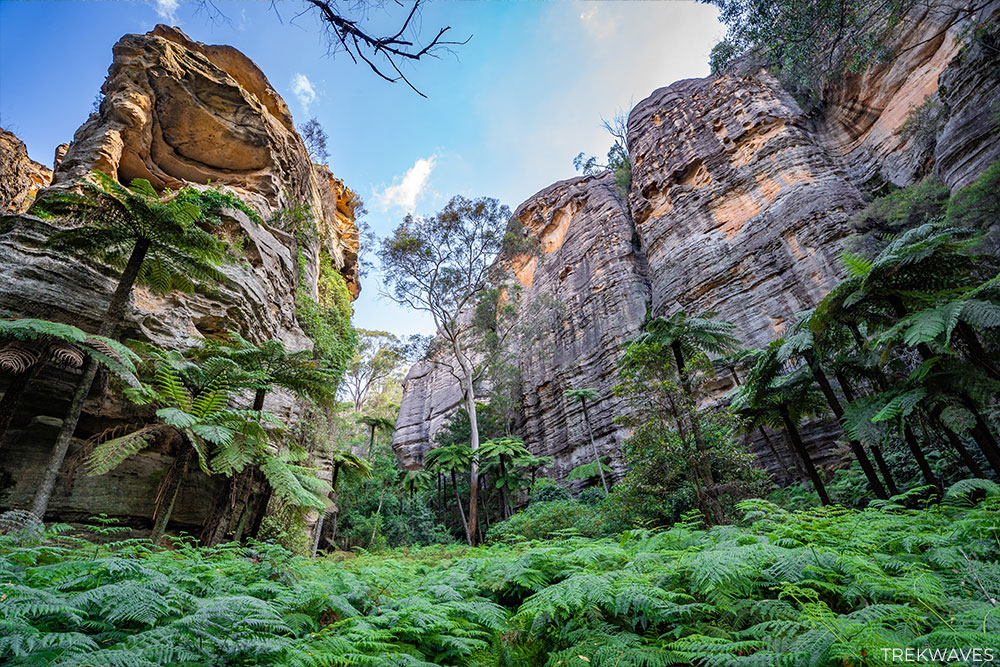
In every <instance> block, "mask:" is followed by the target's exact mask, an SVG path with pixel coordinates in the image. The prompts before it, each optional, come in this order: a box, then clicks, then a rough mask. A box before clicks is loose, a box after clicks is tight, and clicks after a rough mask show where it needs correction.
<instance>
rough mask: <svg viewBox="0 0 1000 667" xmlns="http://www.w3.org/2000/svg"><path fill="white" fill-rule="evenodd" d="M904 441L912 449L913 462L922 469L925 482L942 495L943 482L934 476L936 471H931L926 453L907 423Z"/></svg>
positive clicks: (904, 430)
mask: <svg viewBox="0 0 1000 667" xmlns="http://www.w3.org/2000/svg"><path fill="white" fill-rule="evenodd" d="M903 439H904V440H905V441H906V446H907V447H909V448H910V453H911V454H912V455H913V460H914V461H916V462H917V467H918V468H920V474H921V475H923V477H924V482H925V483H927V484H928V485H929V486H933V487H934V488H935V489H937V490H938V493H940V492H941V482H939V481H938V479H937V477H935V476H934V471H932V470H931V466H930V464H928V463H927V458H926V457H925V456H924V451H923V450H922V449H921V448H920V443H918V442H917V438H916V436H914V435H913V430H912V429H911V428H910V427H909V426H908V425H907V424H905V423H904V424H903Z"/></svg>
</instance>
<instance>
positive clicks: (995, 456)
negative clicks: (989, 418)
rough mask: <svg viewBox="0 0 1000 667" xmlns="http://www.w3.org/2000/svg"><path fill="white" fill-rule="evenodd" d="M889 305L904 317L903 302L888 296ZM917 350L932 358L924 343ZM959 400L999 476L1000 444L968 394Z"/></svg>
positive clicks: (895, 297)
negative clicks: (971, 418) (971, 417)
mask: <svg viewBox="0 0 1000 667" xmlns="http://www.w3.org/2000/svg"><path fill="white" fill-rule="evenodd" d="M889 303H890V305H891V306H892V309H893V311H895V313H896V316H897V317H899V318H901V319H902V318H903V317H905V316H906V314H907V311H906V307H905V306H904V305H903V301H902V300H901V299H900V298H899V297H897V296H890V297H889ZM917 350H918V351H919V352H920V356H921V358H922V359H923V360H924V361H929V360H930V359H932V358H933V356H934V355H933V353H932V352H931V349H930V348H929V347H928V346H927V344H926V343H920V344H918V345H917ZM959 398H960V399H961V400H962V403H963V404H964V405H965V407H966V409H967V410H969V411H970V412H971V413H972V415H973V416H974V417H975V419H976V425H975V426H974V427H973V429H972V431H971V435H972V438H973V439H974V440H975V441H976V444H977V445H979V448H980V449H981V450H982V451H983V454H985V455H986V460H987V461H989V462H990V467H991V468H993V469H994V470H995V471H996V472H997V474H998V475H1000V444H997V440H996V438H995V437H993V433H992V432H991V431H990V428H989V426H988V425H987V424H986V420H985V419H983V415H982V413H981V412H980V411H979V408H978V407H977V406H976V403H975V401H973V400H972V398H971V397H970V396H969V394H968V393H966V392H963V393H961V394H959ZM925 477H926V476H925Z"/></svg>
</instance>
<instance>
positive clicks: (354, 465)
mask: <svg viewBox="0 0 1000 667" xmlns="http://www.w3.org/2000/svg"><path fill="white" fill-rule="evenodd" d="M342 475H350V476H353V477H359V478H361V479H368V478H369V477H371V464H370V463H368V461H366V460H365V459H363V458H361V457H360V456H358V455H356V454H355V453H354V452H352V451H350V450H344V449H340V448H337V447H334V448H333V449H332V450H331V451H330V488H331V491H330V501H331V502H332V503H333V504H332V506H331V508H330V512H329V513H330V514H332V515H333V535H332V538H331V540H332V541H335V540H336V539H337V523H338V518H339V517H340V505H339V504H338V502H339V498H338V496H337V486H338V485H339V484H340V481H341V479H342ZM326 514H327V512H322V513H320V515H319V519H317V521H316V528H315V529H314V530H315V532H314V533H313V545H312V557H313V558H315V557H316V552H317V551H318V550H319V541H320V538H321V537H322V535H323V523H324V521H325V519H326Z"/></svg>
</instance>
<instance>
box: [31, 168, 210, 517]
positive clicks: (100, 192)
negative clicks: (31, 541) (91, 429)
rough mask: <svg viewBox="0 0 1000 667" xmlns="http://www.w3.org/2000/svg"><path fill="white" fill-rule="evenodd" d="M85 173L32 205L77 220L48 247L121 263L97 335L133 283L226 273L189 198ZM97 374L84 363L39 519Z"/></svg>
mask: <svg viewBox="0 0 1000 667" xmlns="http://www.w3.org/2000/svg"><path fill="white" fill-rule="evenodd" d="M92 178H93V179H94V182H93V183H91V182H89V181H82V180H81V181H79V182H78V187H79V188H80V192H58V193H52V194H49V195H47V196H45V197H43V198H42V199H40V200H38V201H37V202H36V203H35V206H34V208H33V210H34V211H36V212H39V213H46V214H51V215H59V216H68V217H70V218H72V219H74V220H76V221H77V222H78V223H80V224H79V225H78V226H76V227H70V228H68V229H63V230H61V231H58V232H56V233H55V234H54V235H53V236H52V237H51V238H50V239H49V241H48V245H49V246H50V247H52V248H56V249H60V250H63V251H67V252H70V253H73V254H78V255H82V256H85V257H88V258H91V259H93V260H95V261H97V262H98V263H100V264H104V265H106V266H110V267H113V268H116V269H120V270H121V274H120V276H119V279H118V284H117V286H116V287H115V290H114V293H113V294H112V295H111V301H110V302H109V304H108V309H107V311H106V312H105V314H104V317H103V319H102V320H101V325H100V328H99V330H98V332H97V333H98V335H99V336H105V337H108V338H115V337H117V334H118V331H119V329H120V328H121V326H122V324H123V323H124V320H125V313H126V311H127V309H128V305H129V296H130V295H131V293H132V287H133V286H134V285H136V284H139V285H144V286H147V287H149V288H151V289H152V290H154V291H156V292H159V293H168V292H170V291H171V290H172V289H184V290H193V289H194V281H195V280H208V281H218V282H221V281H223V280H225V276H224V275H223V274H222V273H221V272H219V270H218V269H217V268H216V267H217V266H218V265H219V264H221V263H223V262H225V261H227V260H228V255H227V254H226V247H225V244H224V243H223V242H222V241H220V240H219V239H217V238H216V237H215V236H214V235H212V234H211V233H210V232H208V231H206V230H204V229H202V228H201V227H199V226H198V224H197V223H198V222H199V221H200V220H201V219H202V217H203V216H202V211H201V209H200V208H199V206H197V205H196V204H195V203H193V202H192V200H191V198H188V197H180V196H178V195H176V194H173V195H167V196H166V197H162V198H161V197H160V195H159V193H157V192H156V190H155V189H153V186H152V185H150V184H149V181H146V180H144V179H141V178H138V179H135V180H134V181H132V184H131V185H130V186H129V187H125V186H123V185H121V184H120V183H118V182H117V181H115V180H114V179H113V178H111V177H110V176H108V175H107V174H104V173H102V172H100V171H95V172H93V174H92ZM88 359H89V357H88ZM96 373H97V365H96V364H94V363H91V362H89V361H87V362H85V363H84V367H83V374H82V376H81V377H80V379H79V381H78V382H77V386H76V390H75V391H74V393H73V397H72V400H71V401H70V406H69V409H68V411H67V413H66V415H65V416H64V418H63V423H62V426H61V427H60V429H59V434H58V435H57V436H56V442H55V445H54V446H53V448H52V454H51V456H50V457H49V461H48V463H47V465H46V467H45V471H44V473H43V476H42V480H41V482H40V483H39V486H38V490H37V492H36V493H35V498H34V501H33V502H32V505H31V511H32V513H34V514H35V515H36V516H38V517H39V518H43V519H44V516H45V512H46V510H47V509H48V505H49V499H50V498H51V497H52V490H53V488H54V487H55V483H56V478H57V477H58V475H59V470H60V468H61V467H62V463H63V461H64V460H65V458H66V453H67V451H69V446H70V442H71V439H72V437H73V433H74V432H75V431H76V426H77V423H78V422H79V421H80V413H81V412H82V410H83V402H84V400H85V399H86V398H87V394H88V393H89V392H90V388H91V386H92V385H93V382H94V377H95V375H96Z"/></svg>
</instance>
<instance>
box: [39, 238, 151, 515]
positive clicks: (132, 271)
mask: <svg viewBox="0 0 1000 667" xmlns="http://www.w3.org/2000/svg"><path fill="white" fill-rule="evenodd" d="M149 246H150V242H149V241H148V240H145V239H143V240H140V241H139V242H138V243H136V244H135V247H134V248H132V254H131V255H130V256H129V258H128V263H127V264H126V265H125V270H124V271H122V275H121V277H120V278H119V279H118V285H117V287H115V291H114V294H112V295H111V302H110V303H109V304H108V310H107V311H106V312H105V314H104V321H103V322H102V323H101V326H100V328H99V329H98V331H97V333H98V335H100V336H106V337H108V338H113V337H115V335H116V334H117V333H118V329H119V328H121V325H122V321H123V320H124V319H125V309H126V308H127V307H128V300H129V295H130V294H131V293H132V286H133V285H134V284H135V281H136V279H137V278H138V277H139V270H140V269H142V263H143V262H144V261H145V259H146V253H147V252H148V251H149ZM96 376H97V364H96V363H95V362H94V361H93V359H92V358H91V357H89V356H88V357H87V358H86V359H85V360H84V362H83V374H82V375H81V376H80V380H79V382H78V383H77V386H76V391H74V392H73V399H72V400H71V401H70V404H69V409H68V410H67V411H66V416H65V417H64V418H63V423H62V426H61V427H60V428H59V434H58V435H57V436H56V442H55V444H54V445H53V446H52V454H51V455H50V456H49V461H48V463H47V464H46V466H45V472H44V474H43V475H42V481H41V482H40V483H39V485H38V490H37V491H36V492H35V497H34V500H33V501H32V503H31V512H32V513H33V514H34V515H35V516H37V517H38V518H39V519H41V520H43V521H44V520H45V513H46V511H48V508H49V501H50V500H51V499H52V490H53V489H54V488H55V486H56V479H57V478H58V477H59V470H60V468H62V464H63V461H65V460H66V452H68V451H69V446H70V443H71V442H72V440H73V434H74V433H75V432H76V425H77V424H78V423H79V422H80V414H81V413H82V412H83V403H84V401H85V400H86V399H87V394H89V393H90V388H91V387H92V386H93V384H94V378H95V377H96Z"/></svg>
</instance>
